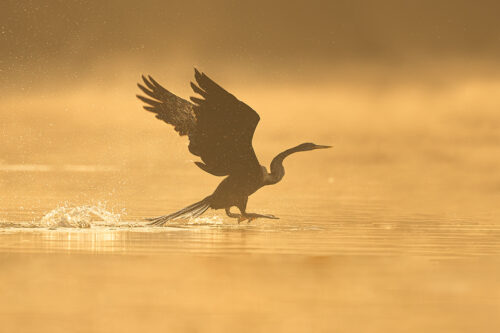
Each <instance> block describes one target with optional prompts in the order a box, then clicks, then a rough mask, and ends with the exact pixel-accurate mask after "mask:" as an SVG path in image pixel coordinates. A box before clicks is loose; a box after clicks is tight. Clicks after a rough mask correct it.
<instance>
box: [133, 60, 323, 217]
mask: <svg viewBox="0 0 500 333" xmlns="http://www.w3.org/2000/svg"><path fill="white" fill-rule="evenodd" d="M142 79H143V81H144V85H142V84H138V86H139V88H140V89H141V90H142V91H143V92H144V94H146V95H147V96H148V97H144V96H140V95H137V97H138V98H139V99H140V100H141V101H143V102H144V103H146V104H147V105H145V106H144V109H145V110H147V111H150V112H153V113H155V114H156V118H158V119H160V120H163V121H164V122H166V123H167V124H170V125H173V126H174V129H175V130H176V131H177V132H178V133H179V135H181V136H183V135H187V136H188V138H189V151H190V152H191V153H192V154H193V155H196V156H198V157H200V158H201V161H202V162H195V164H196V165H197V166H198V167H200V168H201V169H202V170H203V171H206V172H208V173H210V174H212V175H214V176H219V177H222V176H227V177H226V178H224V179H223V180H222V182H221V183H220V184H219V186H217V188H216V189H215V191H214V192H213V193H212V194H211V195H209V196H207V197H206V198H205V199H203V200H201V201H198V202H196V203H194V204H192V205H190V206H187V207H186V208H184V209H181V210H180V211H178V212H175V213H172V214H169V215H164V216H159V217H156V218H151V219H148V220H149V221H151V223H150V224H151V225H155V226H162V225H164V224H165V223H166V222H168V221H171V220H176V219H184V218H194V217H198V216H200V215H201V214H203V213H204V212H205V211H207V210H208V209H209V208H212V209H222V208H224V209H225V211H226V214H227V215H228V216H229V217H232V218H237V219H238V223H239V222H241V221H244V220H248V221H249V222H250V221H251V220H253V219H256V218H259V217H260V218H268V219H277V217H275V216H274V215H263V214H256V213H248V212H247V211H246V207H247V201H248V197H249V196H250V195H251V194H253V193H254V192H255V191H257V190H258V189H260V188H261V187H263V186H265V185H272V184H276V183H277V182H279V181H280V180H281V179H282V178H283V176H284V175H285V169H284V168H283V160H284V159H285V158H286V157H287V156H289V155H291V154H293V153H296V152H300V151H309V150H314V149H323V148H330V146H322V145H316V144H314V143H303V144H300V145H298V146H296V147H293V148H290V149H287V150H285V151H283V152H281V153H279V154H278V155H276V157H275V158H274V159H273V160H272V162H271V172H268V171H267V169H266V167H265V166H262V165H260V163H259V161H258V160H257V156H256V155H255V152H254V150H253V147H252V138H253V134H254V132H255V128H256V127H257V124H258V122H259V120H260V117H259V115H258V114H257V112H255V111H254V110H253V109H252V108H251V107H249V106H248V105H246V104H245V103H243V102H242V101H240V100H238V99H237V98H236V97H234V96H233V95H232V94H230V93H229V92H227V91H226V90H225V89H224V88H222V87H221V86H219V85H218V84H217V83H215V82H214V81H213V80H211V79H210V78H209V77H208V76H207V75H205V74H204V73H200V72H199V71H198V70H196V69H195V79H196V84H195V83H193V82H191V88H192V89H193V91H194V92H195V93H197V94H198V95H200V96H201V97H202V98H199V97H191V98H190V99H191V101H192V102H189V101H187V100H185V99H182V98H180V97H178V96H176V95H174V94H173V93H171V92H170V91H168V90H166V89H165V88H163V87H162V86H161V85H160V84H159V83H158V82H156V81H155V80H154V79H153V78H152V77H151V76H148V77H147V78H146V77H144V76H142ZM233 206H235V207H237V208H238V209H239V210H240V214H235V213H233V212H231V207H233Z"/></svg>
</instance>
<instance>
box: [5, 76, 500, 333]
mask: <svg viewBox="0 0 500 333" xmlns="http://www.w3.org/2000/svg"><path fill="white" fill-rule="evenodd" d="M499 87H500V84H497V83H496V81H492V82H480V83H478V82H475V81H473V80H472V81H464V82H459V83H456V84H450V85H449V86H446V87H440V88H436V90H433V91H430V90H427V89H423V88H422V87H419V86H405V85H402V87H399V88H387V89H386V90H370V89H366V88H362V87H344V86H342V85H335V84H332V85H326V86H322V87H321V89H319V87H312V88H311V89H309V90H308V89H304V88H303V87H297V88H290V89H291V90H293V89H295V90H293V91H292V92H291V91H290V89H288V90H285V89H282V90H280V89H279V88H278V87H275V88H269V87H266V89H262V90H255V89H253V88H246V87H239V89H237V88H233V90H236V91H241V93H239V94H238V96H239V97H241V98H242V99H244V100H245V101H247V102H248V104H250V105H251V106H252V107H254V108H255V109H256V110H257V111H258V112H259V113H260V115H261V118H262V121H261V123H260V125H259V127H258V129H257V132H256V137H255V147H256V151H257V153H258V155H259V158H260V159H261V162H262V163H263V164H267V163H268V162H269V161H270V159H271V158H272V156H273V155H274V154H275V153H277V152H279V151H281V150H284V149H286V148H288V147H290V146H294V145H296V144H299V143H301V142H306V141H313V142H315V143H318V144H329V145H333V146H334V148H333V149H331V150H328V151H326V150H325V151H314V152H307V153H300V154H297V155H294V156H291V157H290V158H289V159H287V161H286V162H285V167H286V170H287V174H286V176H285V178H284V180H283V182H281V183H280V184H278V185H275V186H272V187H268V188H263V189H262V190H260V191H259V192H257V193H256V194H255V195H253V196H252V197H251V198H250V201H249V207H248V210H249V211H250V212H257V213H269V214H274V215H276V216H279V217H280V220H277V221H274V220H256V221H253V222H252V223H250V224H247V223H242V224H237V223H236V222H235V221H234V220H231V219H229V218H227V217H225V216H224V214H223V212H221V211H217V212H214V211H210V212H208V214H206V215H204V216H202V217H200V218H198V219H195V220H191V221H175V222H174V223H171V224H169V225H168V226H167V227H165V228H152V227H147V226H145V223H144V222H143V219H144V218H145V217H151V216H156V215H160V214H165V213H169V212H172V211H175V210H177V209H180V208H182V207H184V206H186V205H188V204H191V203H192V202H195V201H197V200H199V199H201V198H203V197H204V196H206V195H207V194H209V193H210V192H211V191H212V190H213V189H214V188H215V186H216V185H217V182H218V179H217V178H216V177H213V176H210V175H208V174H203V173H202V172H201V171H200V170H199V169H197V168H196V166H194V164H193V163H192V162H191V161H192V160H193V157H192V156H190V155H189V154H188V152H187V149H186V140H185V139H184V138H178V137H177V136H176V135H175V133H173V131H172V130H171V128H168V127H167V126H166V125H164V124H162V123H160V122H159V121H156V120H154V118H153V117H152V116H151V115H150V114H147V113H145V112H142V111H140V108H139V105H138V104H139V103H138V102H136V101H135V100H134V97H133V96H134V92H135V90H134V88H133V87H128V86H127V87H126V88H123V87H120V88H119V89H118V88H117V89H115V90H113V91H111V92H106V93H103V92H102V91H99V90H96V91H93V90H85V89H83V88H79V89H76V90H74V91H65V92H61V93H60V94H59V95H57V94H48V93H45V94H43V93H42V94H40V95H39V96H38V95H36V96H35V95H33V96H31V97H30V99H28V100H26V99H19V98H16V96H14V97H12V98H7V99H5V100H4V101H3V102H2V105H1V107H2V110H8V111H9V112H2V113H1V114H0V117H1V119H0V120H1V124H2V125H1V126H2V127H1V139H2V147H0V152H1V153H2V156H1V160H0V197H1V202H0V269H1V274H0V295H1V296H0V323H1V329H0V331H2V332H3V331H5V332H69V331H72V332H116V331H119V332H137V331H145V332H148V331H164V332H174V331H184V332H201V331H203V332H222V331H224V332H495V331H498V329H500V321H499V319H498V313H499V311H500V289H499V288H498V286H499V284H500V268H499V267H500V266H499V264H500V225H499V224H498V222H499V220H498V214H499V213H500V205H499V204H498V203H499V202H500V200H499V199H500V173H499V172H498V170H499V167H500V132H499V129H500V116H499V114H498V110H499V109H500V103H499V102H498V100H494V99H492V96H495V94H496V96H498V94H499V93H500V89H499ZM266 91H273V94H272V95H271V94H269V93H266ZM89 101H92V102H89ZM47 214H49V215H47ZM61 221H65V222H64V223H62V222H61ZM68 221H69V222H68Z"/></svg>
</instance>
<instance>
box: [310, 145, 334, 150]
mask: <svg viewBox="0 0 500 333" xmlns="http://www.w3.org/2000/svg"><path fill="white" fill-rule="evenodd" d="M314 148H316V149H326V148H332V146H322V145H316V147H314Z"/></svg>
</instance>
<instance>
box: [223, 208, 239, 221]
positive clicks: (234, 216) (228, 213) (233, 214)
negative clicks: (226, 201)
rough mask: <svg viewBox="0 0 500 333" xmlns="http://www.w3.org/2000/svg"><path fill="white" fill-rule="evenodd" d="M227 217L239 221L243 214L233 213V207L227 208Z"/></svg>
mask: <svg viewBox="0 0 500 333" xmlns="http://www.w3.org/2000/svg"><path fill="white" fill-rule="evenodd" d="M226 215H227V216H229V217H232V218H236V219H239V218H240V217H241V214H235V213H231V207H226Z"/></svg>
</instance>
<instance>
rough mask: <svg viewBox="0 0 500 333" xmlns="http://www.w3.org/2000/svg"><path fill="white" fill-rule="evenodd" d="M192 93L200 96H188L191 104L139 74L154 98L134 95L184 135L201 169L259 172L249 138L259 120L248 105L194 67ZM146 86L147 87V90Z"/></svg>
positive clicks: (221, 173)
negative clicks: (194, 81) (197, 157)
mask: <svg viewBox="0 0 500 333" xmlns="http://www.w3.org/2000/svg"><path fill="white" fill-rule="evenodd" d="M195 79H196V83H197V84H194V83H191V87H192V88H193V90H194V92H195V93H197V94H199V95H200V96H201V97H203V98H198V97H191V101H193V102H194V103H195V104H192V103H190V102H188V101H186V100H184V99H182V98H180V97H177V96H175V95H174V94H172V93H171V92H169V91H168V90H166V89H165V88H163V87H162V86H161V85H159V84H158V83H157V82H156V81H155V80H154V79H153V78H152V77H149V80H148V79H146V78H144V77H143V80H144V83H145V84H146V87H147V88H146V87H144V86H142V85H140V84H139V88H141V90H142V91H144V93H145V94H147V95H148V96H150V97H152V98H154V99H155V100H152V99H149V98H146V97H142V96H137V97H139V98H140V99H141V100H142V101H143V102H145V103H147V104H149V105H147V106H144V108H145V109H146V110H148V111H151V112H154V113H156V117H157V118H158V119H161V120H163V121H165V122H167V123H169V124H171V125H173V126H174V127H175V130H176V131H177V132H179V134H180V135H188V137H189V151H190V152H191V153H192V154H193V155H196V156H199V157H200V158H201V160H202V161H203V163H202V162H195V163H196V165H198V166H199V167H200V168H201V169H203V170H204V171H206V172H208V173H211V174H213V175H216V176H225V175H232V174H241V175H260V173H261V167H260V164H259V161H258V160H257V156H256V155H255V152H254V150H253V147H252V138H253V134H254V132H255V128H256V127H257V124H258V122H259V120H260V117H259V115H258V114H257V112H255V111H254V110H253V109H252V108H251V107H249V106H248V105H246V104H245V103H243V102H241V101H240V100H238V99H237V98H236V97H234V96H233V95H232V94H230V93H229V92H227V91H226V90H224V89H223V88H222V87H220V86H219V85H218V84H217V83H215V82H214V81H212V80H211V79H210V78H209V77H208V76H206V75H205V74H204V73H200V72H198V70H196V69H195ZM148 88H149V89H148Z"/></svg>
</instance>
